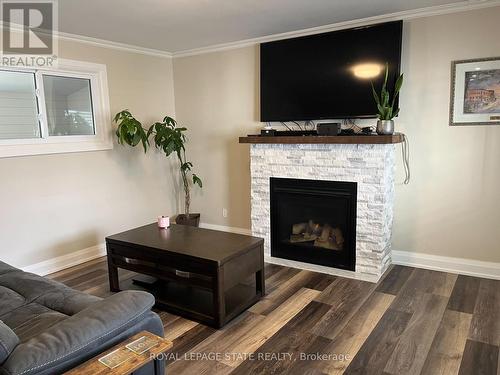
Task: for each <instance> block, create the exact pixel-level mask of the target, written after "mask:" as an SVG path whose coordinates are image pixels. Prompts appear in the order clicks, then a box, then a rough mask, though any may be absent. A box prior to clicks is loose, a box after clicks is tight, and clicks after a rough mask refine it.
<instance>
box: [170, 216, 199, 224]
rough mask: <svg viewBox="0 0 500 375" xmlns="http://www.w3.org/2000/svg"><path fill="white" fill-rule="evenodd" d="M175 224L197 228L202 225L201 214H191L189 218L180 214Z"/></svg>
mask: <svg viewBox="0 0 500 375" xmlns="http://www.w3.org/2000/svg"><path fill="white" fill-rule="evenodd" d="M175 222H176V223H177V224H180V225H190V226H192V227H197V226H199V225H200V214H189V217H186V215H185V214H179V215H177V217H176V218H175Z"/></svg>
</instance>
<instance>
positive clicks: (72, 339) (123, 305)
mask: <svg viewBox="0 0 500 375" xmlns="http://www.w3.org/2000/svg"><path fill="white" fill-rule="evenodd" d="M154 302H155V300H154V297H153V296H152V295H151V294H149V293H145V292H139V291H125V292H120V293H117V294H114V295H112V296H111V297H108V298H106V299H105V300H102V301H99V302H96V303H95V304H93V305H91V306H89V307H88V308H86V309H84V310H82V311H80V312H79V313H77V314H75V315H73V316H71V317H68V318H67V319H65V320H62V321H60V322H59V323H57V324H54V325H53V326H52V327H50V328H48V329H46V330H45V331H44V332H42V333H40V334H38V335H37V336H35V337H32V338H31V339H29V340H27V341H24V342H22V343H20V344H19V345H18V346H17V347H16V348H15V350H14V351H13V352H12V353H11V355H10V357H9V358H8V359H7V360H6V361H5V363H4V364H3V366H2V368H1V369H0V373H2V371H1V370H2V369H3V370H4V372H5V373H8V374H24V375H28V374H35V373H39V372H43V371H45V370H50V369H51V367H53V366H54V365H55V364H57V363H63V362H66V361H70V360H74V359H75V358H81V357H85V356H86V353H87V352H89V351H91V350H92V349H94V348H95V347H98V346H99V345H102V344H103V343H104V342H107V341H109V340H112V339H113V338H114V337H115V336H117V335H119V334H120V333H121V332H124V331H127V330H128V329H131V328H132V327H134V326H135V325H137V324H140V322H141V321H142V320H144V319H145V317H146V316H149V314H151V311H150V309H151V307H152V306H153V304H154ZM156 319H157V320H158V321H159V318H156ZM160 325H161V321H160Z"/></svg>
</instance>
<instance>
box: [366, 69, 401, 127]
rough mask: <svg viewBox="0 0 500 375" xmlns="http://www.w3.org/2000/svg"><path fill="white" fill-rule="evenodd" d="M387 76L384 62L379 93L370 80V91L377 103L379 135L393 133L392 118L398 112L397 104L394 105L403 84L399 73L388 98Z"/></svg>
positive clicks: (387, 70) (387, 72)
mask: <svg viewBox="0 0 500 375" xmlns="http://www.w3.org/2000/svg"><path fill="white" fill-rule="evenodd" d="M388 77H389V64H385V78H384V83H383V85H382V88H381V90H380V95H379V94H377V92H376V91H375V87H373V82H372V93H373V98H374V99H375V103H377V110H378V113H377V116H378V121H377V134H379V135H392V134H394V120H393V118H394V117H396V116H397V115H398V114H399V106H397V105H396V98H397V97H398V95H399V91H400V90H401V86H403V74H401V75H400V76H399V77H398V79H397V80H396V83H395V85H394V92H393V96H392V100H391V98H390V93H389V90H388V89H387V79H388Z"/></svg>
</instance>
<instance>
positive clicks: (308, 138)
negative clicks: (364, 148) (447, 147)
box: [240, 133, 403, 145]
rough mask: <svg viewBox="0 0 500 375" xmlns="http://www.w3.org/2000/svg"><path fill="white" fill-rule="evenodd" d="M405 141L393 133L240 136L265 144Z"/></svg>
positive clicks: (249, 141) (241, 138)
mask: <svg viewBox="0 0 500 375" xmlns="http://www.w3.org/2000/svg"><path fill="white" fill-rule="evenodd" d="M401 142H403V134H401V133H394V134H393V135H338V136H325V135H305V136H276V137H261V136H260V135H249V136H246V137H240V143H251V144H258V143H265V144H273V143H274V144H350V145H353V144H360V145H371V144H392V143H401Z"/></svg>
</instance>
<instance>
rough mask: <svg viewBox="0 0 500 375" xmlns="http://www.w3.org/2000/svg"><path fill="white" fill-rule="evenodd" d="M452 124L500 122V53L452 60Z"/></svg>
mask: <svg viewBox="0 0 500 375" xmlns="http://www.w3.org/2000/svg"><path fill="white" fill-rule="evenodd" d="M450 125H452V126H456V125H500V57H494V58H487V59H474V60H461V61H453V62H452V63H451V99H450Z"/></svg>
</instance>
